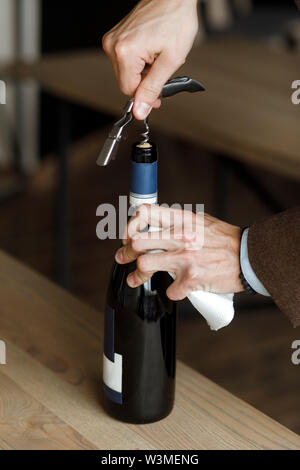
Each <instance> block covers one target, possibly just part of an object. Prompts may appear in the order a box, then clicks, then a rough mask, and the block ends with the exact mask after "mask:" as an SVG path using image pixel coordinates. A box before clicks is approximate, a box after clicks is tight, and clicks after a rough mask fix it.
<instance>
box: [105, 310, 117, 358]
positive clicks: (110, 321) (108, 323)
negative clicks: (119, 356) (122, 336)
mask: <svg viewBox="0 0 300 470" xmlns="http://www.w3.org/2000/svg"><path fill="white" fill-rule="evenodd" d="M104 354H105V356H106V357H107V358H108V359H109V360H110V361H111V362H114V360H115V311H114V309H113V308H111V307H110V306H109V305H106V306H105V318H104Z"/></svg>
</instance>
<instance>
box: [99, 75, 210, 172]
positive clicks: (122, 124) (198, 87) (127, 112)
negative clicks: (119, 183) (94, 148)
mask: <svg viewBox="0 0 300 470" xmlns="http://www.w3.org/2000/svg"><path fill="white" fill-rule="evenodd" d="M184 91H186V92H188V93H196V92H198V91H205V88H204V86H203V85H202V84H201V83H200V82H198V81H196V80H193V79H192V78H189V77H176V78H172V79H171V80H169V81H168V82H167V83H166V85H165V86H164V87H163V89H162V92H161V95H160V98H169V97H170V96H174V95H177V93H181V92H184ZM133 106H134V100H133V99H131V100H129V101H128V102H127V104H126V106H125V108H124V115H123V117H122V118H121V119H120V120H119V121H117V122H116V123H115V124H114V126H113V128H112V130H111V132H110V133H109V135H108V138H107V139H106V141H105V143H104V146H103V148H102V150H101V152H100V155H99V157H98V160H97V164H98V165H99V166H107V165H108V164H109V163H110V161H111V160H114V159H115V156H116V153H117V149H118V145H119V143H120V141H121V140H122V138H125V133H126V130H127V128H128V127H129V126H130V124H131V123H132V122H133V120H134V116H133V113H132V110H133ZM144 124H145V132H144V133H143V134H142V139H143V140H142V143H146V142H149V135H150V126H149V118H147V119H146V120H145V121H144Z"/></svg>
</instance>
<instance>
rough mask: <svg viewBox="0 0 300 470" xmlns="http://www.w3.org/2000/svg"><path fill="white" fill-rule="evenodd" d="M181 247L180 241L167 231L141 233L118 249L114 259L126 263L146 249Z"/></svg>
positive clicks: (172, 249)
mask: <svg viewBox="0 0 300 470" xmlns="http://www.w3.org/2000/svg"><path fill="white" fill-rule="evenodd" d="M143 235H145V238H144V237H143ZM146 236H147V237H148V238H146ZM181 247H182V242H181V241H180V240H176V239H174V234H173V233H171V232H169V231H165V232H159V233H146V234H141V237H140V238H135V239H134V240H132V242H131V243H129V244H127V245H125V246H123V247H122V248H120V249H119V250H118V252H117V254H116V261H117V262H118V263H119V264H127V263H131V262H132V261H134V260H135V259H136V258H137V257H138V256H140V255H142V254H143V253H147V252H148V251H153V250H159V251H178V250H179V249H180V248H181Z"/></svg>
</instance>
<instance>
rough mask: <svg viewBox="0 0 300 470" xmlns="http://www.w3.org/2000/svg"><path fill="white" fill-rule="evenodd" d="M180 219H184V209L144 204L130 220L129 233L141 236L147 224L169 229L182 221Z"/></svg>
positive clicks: (133, 235)
mask: <svg viewBox="0 0 300 470" xmlns="http://www.w3.org/2000/svg"><path fill="white" fill-rule="evenodd" d="M179 219H180V220H182V211H179V210H176V209H169V208H166V207H160V206H155V205H149V204H144V205H142V206H141V207H140V208H139V209H138V211H137V214H136V216H135V217H133V218H132V219H131V220H130V222H129V224H128V228H127V235H128V237H129V238H134V237H135V236H139V234H140V232H141V230H144V229H145V227H147V225H150V226H151V227H161V228H164V229H169V228H170V227H172V226H174V225H175V224H177V222H180V220H179Z"/></svg>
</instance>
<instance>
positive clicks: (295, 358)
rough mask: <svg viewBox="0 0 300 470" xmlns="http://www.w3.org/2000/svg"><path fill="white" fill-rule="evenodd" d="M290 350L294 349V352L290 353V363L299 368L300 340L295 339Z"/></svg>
mask: <svg viewBox="0 0 300 470" xmlns="http://www.w3.org/2000/svg"><path fill="white" fill-rule="evenodd" d="M291 347H292V349H295V351H294V352H293V353H292V357H291V361H292V363H293V364H294V366H299V364H300V340H299V339H296V340H295V341H293V343H292V346H291Z"/></svg>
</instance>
